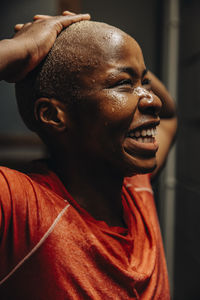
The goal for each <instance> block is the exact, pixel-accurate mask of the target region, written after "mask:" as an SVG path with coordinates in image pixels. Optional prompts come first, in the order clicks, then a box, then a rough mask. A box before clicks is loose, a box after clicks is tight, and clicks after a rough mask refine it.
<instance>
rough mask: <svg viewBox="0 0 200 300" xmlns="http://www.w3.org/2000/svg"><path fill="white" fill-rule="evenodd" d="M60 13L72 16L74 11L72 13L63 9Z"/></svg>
mask: <svg viewBox="0 0 200 300" xmlns="http://www.w3.org/2000/svg"><path fill="white" fill-rule="evenodd" d="M62 15H63V16H74V15H75V13H73V12H71V11H68V10H64V11H63V12H62Z"/></svg>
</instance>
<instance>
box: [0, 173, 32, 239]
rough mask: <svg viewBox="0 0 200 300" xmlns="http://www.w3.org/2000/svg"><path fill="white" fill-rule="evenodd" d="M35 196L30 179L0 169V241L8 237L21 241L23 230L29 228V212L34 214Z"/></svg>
mask: <svg viewBox="0 0 200 300" xmlns="http://www.w3.org/2000/svg"><path fill="white" fill-rule="evenodd" d="M36 206H37V195H36V193H35V190H34V187H33V185H32V181H31V179H30V178H29V177H28V176H26V175H25V174H23V173H20V172H18V171H15V170H12V169H8V168H4V167H1V168H0V241H1V242H2V243H3V242H5V240H6V239H7V237H8V236H12V237H13V239H14V240H15V241H17V240H19V241H20V240H22V239H23V235H25V232H24V228H27V230H28V228H29V227H30V226H27V225H30V224H29V223H30V217H29V216H30V211H32V214H34V211H36V209H35V208H36Z"/></svg>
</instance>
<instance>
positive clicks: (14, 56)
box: [0, 11, 90, 82]
mask: <svg viewBox="0 0 200 300" xmlns="http://www.w3.org/2000/svg"><path fill="white" fill-rule="evenodd" d="M89 19H90V16H89V15H88V14H74V13H71V12H68V11H64V12H63V15H61V16H54V17H52V16H48V15H36V16H34V18H33V22H29V23H26V24H17V25H16V26H15V31H16V34H15V35H14V37H13V38H12V39H11V40H6V42H7V43H9V42H10V43H9V44H8V45H7V47H5V48H7V55H6V53H5V55H4V52H3V49H2V51H1V59H2V60H4V56H5V60H6V64H5V66H4V65H2V66H0V73H2V74H3V73H4V74H5V75H4V76H3V75H2V76H0V77H1V79H4V80H7V81H9V82H16V81H18V80H20V79H22V78H23V77H25V76H26V74H27V73H28V72H30V71H31V70H33V69H34V68H35V67H36V66H37V65H38V64H39V63H40V62H41V61H42V59H43V58H44V57H45V56H46V55H47V54H48V52H49V50H50V49H51V47H52V46H53V44H54V42H55V40H56V37H57V35H58V34H59V33H60V32H61V31H62V29H63V28H65V27H67V26H69V25H71V24H72V23H75V22H78V21H82V20H89ZM11 41H12V42H11ZM2 42H4V41H1V44H2ZM2 47H3V44H2ZM2 52H3V53H2ZM8 52H10V53H8ZM13 52H14V53H13Z"/></svg>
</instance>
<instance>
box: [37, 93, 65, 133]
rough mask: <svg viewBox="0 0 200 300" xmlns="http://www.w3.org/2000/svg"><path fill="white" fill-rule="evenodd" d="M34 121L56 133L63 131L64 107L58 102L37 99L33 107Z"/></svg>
mask: <svg viewBox="0 0 200 300" xmlns="http://www.w3.org/2000/svg"><path fill="white" fill-rule="evenodd" d="M34 114H35V119H36V120H37V121H39V122H40V123H42V125H46V126H48V127H51V128H53V129H55V130H58V131H64V130H65V129H66V127H67V118H66V111H65V106H64V104H63V103H61V102H60V101H58V100H55V99H49V98H39V99H37V100H36V102H35V107H34Z"/></svg>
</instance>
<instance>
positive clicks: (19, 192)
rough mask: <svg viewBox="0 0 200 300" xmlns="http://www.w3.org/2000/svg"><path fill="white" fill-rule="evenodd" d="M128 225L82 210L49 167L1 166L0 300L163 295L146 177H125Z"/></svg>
mask: <svg viewBox="0 0 200 300" xmlns="http://www.w3.org/2000/svg"><path fill="white" fill-rule="evenodd" d="M122 203H123V207H124V220H125V222H126V224H127V229H124V228H120V227H109V226H108V225H107V224H106V223H105V222H103V221H97V220H95V219H94V218H92V216H90V215H89V214H88V213H87V212H86V211H85V210H84V209H82V208H81V207H80V206H79V205H78V204H77V203H76V202H75V200H74V199H73V198H72V197H71V196H70V194H69V193H68V192H67V190H66V189H65V187H64V186H63V184H62V183H61V181H60V180H59V178H58V177H57V176H56V175H55V173H53V172H51V171H48V172H46V174H31V175H29V176H28V175H25V174H23V173H20V172H17V171H14V170H11V169H7V168H3V167H2V168H0V205H1V210H0V299H1V300H8V299H9V300H10V299H15V300H18V299H20V300H23V299H26V300H27V299H29V300H47V299H48V300H64V299H77V300H80V299H84V300H85V299H94V300H100V299H101V300H102V299H106V300H107V299H112V300H113V299H115V300H119V299H123V300H125V299H144V300H148V299H162V300H164V299H170V296H169V286H168V275H167V269H166V262H165V257H164V251H163V246H162V239H161V234H160V229H159V224H158V219H157V214H156V209H155V205H154V200H153V193H152V189H151V185H150V182H149V176H148V175H137V176H134V177H132V178H127V179H125V181H124V186H123V190H122Z"/></svg>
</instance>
